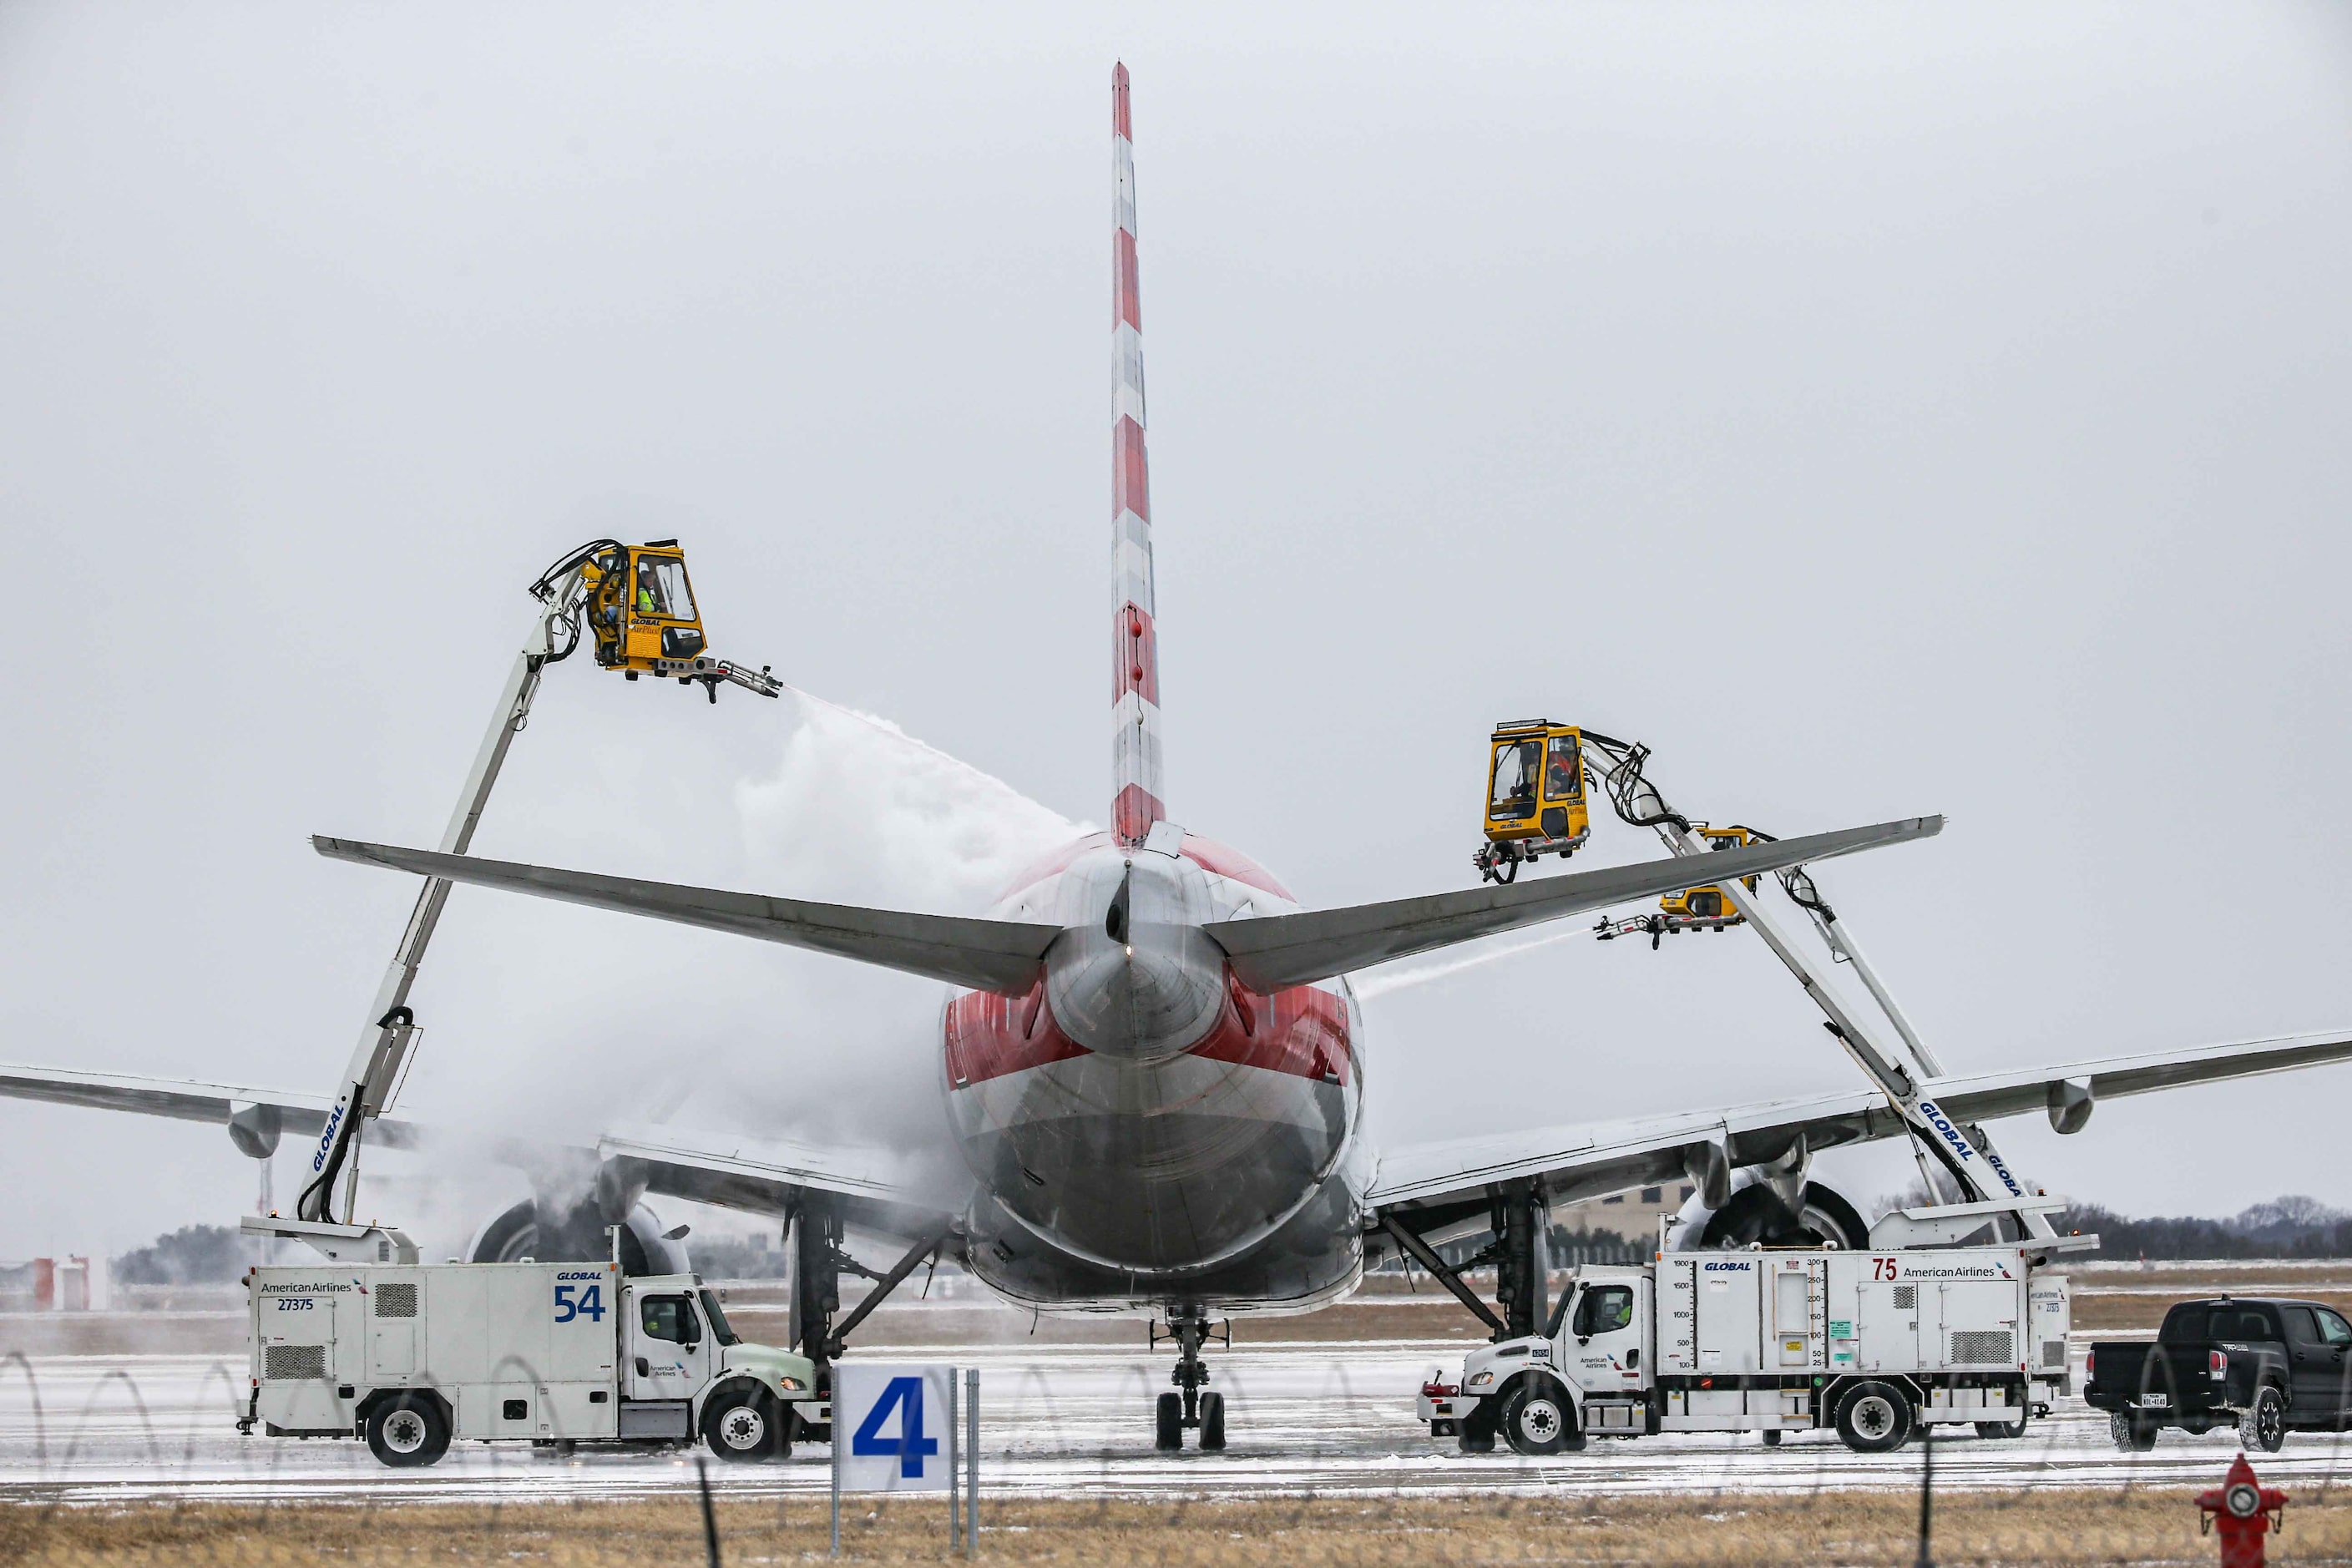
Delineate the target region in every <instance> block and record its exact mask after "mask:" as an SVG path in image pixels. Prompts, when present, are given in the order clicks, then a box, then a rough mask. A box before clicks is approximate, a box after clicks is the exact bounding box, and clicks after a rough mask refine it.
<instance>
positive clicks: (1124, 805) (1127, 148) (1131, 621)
mask: <svg viewBox="0 0 2352 1568" xmlns="http://www.w3.org/2000/svg"><path fill="white" fill-rule="evenodd" d="M1129 123H1130V122H1129V118H1128V107H1127V67H1126V66H1125V65H1123V64H1122V65H1119V66H1117V67H1115V68H1113V69H1112V71H1111V78H1110V124H1111V137H1110V146H1111V181H1112V196H1111V226H1112V234H1111V320H1110V342H1111V354H1110V358H1111V437H1110V439H1111V466H1110V495H1111V500H1110V512H1111V580H1112V584H1113V587H1112V595H1113V597H1114V599H1115V601H1116V606H1115V608H1116V619H1115V620H1114V621H1113V623H1112V626H1111V660H1112V668H1111V788H1112V790H1113V792H1114V794H1113V795H1112V799H1111V829H1112V831H1113V832H1114V833H1115V834H1117V836H1118V841H1119V842H1120V843H1121V844H1126V845H1137V844H1140V843H1142V842H1143V840H1144V837H1145V836H1146V835H1147V834H1149V833H1150V831H1151V825H1152V824H1153V823H1155V822H1158V821H1160V819H1161V818H1162V817H1164V816H1167V815H1168V813H1167V808H1166V806H1165V805H1162V804H1161V803H1162V802H1163V801H1164V800H1165V798H1166V796H1165V795H1162V794H1161V788H1160V643H1159V636H1158V632H1157V630H1156V629H1155V627H1154V626H1153V621H1152V616H1153V615H1154V610H1153V597H1152V586H1151V486H1150V471H1149V465H1148V464H1147V462H1146V459H1145V457H1144V444H1143V432H1144V426H1145V420H1144V414H1143V309H1142V305H1141V302H1140V300H1139V293H1138V289H1137V284H1136V260H1135V144H1134V142H1133V141H1132V140H1131V135H1132V133H1131V132H1130V130H1129Z"/></svg>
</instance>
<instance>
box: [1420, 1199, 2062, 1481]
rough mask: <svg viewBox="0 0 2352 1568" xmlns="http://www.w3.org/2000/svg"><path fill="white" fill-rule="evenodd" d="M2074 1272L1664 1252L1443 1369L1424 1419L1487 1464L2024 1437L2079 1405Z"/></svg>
mask: <svg viewBox="0 0 2352 1568" xmlns="http://www.w3.org/2000/svg"><path fill="white" fill-rule="evenodd" d="M2070 1318H2071V1305H2070V1300H2069V1296H2068V1292H2067V1281H2066V1277H2065V1276H2064V1275H2063V1274H2061V1273H2055V1272H2043V1271H2041V1270H2036V1269H2034V1268H2031V1267H2029V1264H2028V1254H2027V1252H2026V1251H2025V1250H2024V1249H2023V1248H2021V1247H2015V1246H2002V1247H1934V1248H1924V1247H1923V1248H1917V1249H1913V1250H1906V1251H1886V1252H1844V1251H1838V1250H1833V1249H1822V1250H1813V1249H1790V1250H1777V1249H1776V1250H1750V1251H1746V1252H1661V1253H1659V1254H1658V1255H1657V1259H1656V1261H1655V1262H1654V1263H1649V1264H1643V1265H1641V1266H1639V1267H1632V1268H1610V1267H1600V1266H1588V1267H1585V1268H1578V1269H1576V1270H1574V1271H1573V1272H1572V1273H1571V1274H1570V1276H1569V1279H1568V1283H1567V1285H1566V1287H1565V1288H1564V1289H1563V1290H1562V1292H1561V1295H1560V1298H1559V1304H1558V1306H1557V1307H1556V1308H1555V1309H1554V1310H1553V1311H1552V1314H1551V1317H1550V1319H1549V1321H1548V1322H1547V1323H1546V1324H1545V1328H1544V1332H1543V1333H1541V1334H1539V1335H1531V1336H1529V1337H1528V1338H1526V1339H1516V1340H1507V1341H1504V1342H1501V1343H1498V1344H1492V1345H1486V1346H1482V1347H1480V1348H1479V1349H1477V1350H1475V1351H1473V1352H1471V1353H1470V1356H1469V1358H1468V1360H1467V1362H1466V1363H1465V1365H1464V1367H1463V1370H1462V1376H1461V1378H1460V1380H1459V1381H1458V1382H1449V1381H1446V1380H1444V1379H1443V1378H1442V1377H1441V1376H1440V1375H1438V1374H1435V1373H1433V1374H1432V1376H1431V1378H1430V1379H1429V1381H1428V1382H1427V1383H1425V1384H1423V1387H1422V1393H1421V1403H1420V1413H1421V1418H1422V1419H1423V1421H1425V1422H1427V1423H1428V1424H1429V1428H1430V1432H1431V1434H1432V1435H1433V1436H1458V1437H1459V1438H1460V1440H1461V1444H1462V1447H1464V1448H1465V1450H1467V1451H1470V1452H1486V1451H1489V1450H1491V1449H1492V1448H1493V1447H1494V1446H1495V1438H1496V1436H1497V1434H1499V1435H1500V1436H1502V1437H1503V1438H1504V1439H1505V1440H1506V1441H1507V1442H1508V1443H1509V1444H1510V1446H1511V1447H1512V1448H1514V1449H1515V1450H1517V1452H1519V1453H1522V1454H1530V1455H1539V1454H1557V1453H1561V1452H1566V1451H1572V1450H1575V1449H1580V1448H1582V1447H1584V1445H1585V1440H1586V1437H1587V1436H1602V1437H1639V1436H1649V1435H1653V1434H1656V1433H1660V1432H1760V1433H1762V1434H1763V1436H1764V1441H1765V1442H1767V1443H1778V1442H1779V1441H1780V1438H1781V1436H1782V1434H1784V1433H1788V1432H1801V1431H1811V1430H1814V1429H1819V1428H1834V1429H1835V1430H1836V1432H1837V1434H1838V1436H1840V1437H1842V1438H1843V1439H1844V1441H1845V1443H1846V1445H1847V1446H1848V1447H1852V1448H1854V1449H1856V1450H1859V1451H1861V1452H1864V1453H1874V1452H1880V1451H1883V1450H1885V1449H1890V1448H1897V1447H1901V1446H1902V1445H1903V1444H1904V1442H1905V1441H1906V1440H1907V1439H1908V1438H1909V1436H1911V1434H1912V1432H1913V1431H1914V1430H1915V1429H1916V1428H1917V1427H1918V1426H1921V1425H1922V1424H1924V1423H1969V1424H1973V1425H1974V1426H1975V1427H1976V1430H1977V1431H1978V1432H1979V1434H1980V1435H1982V1436H2002V1437H2014V1436H2023V1435H2024V1433H2025V1426H2026V1422H2027V1421H2028V1420H2029V1419H2030V1418H2038V1417H2040V1416H2042V1415H2048V1414H2049V1411H2050V1405H2051V1402H2052V1400H2053V1398H2054V1397H2055V1396H2056V1395H2057V1394H2063V1393H2065V1392H2067V1382H2066V1379H2067V1363H2066V1333H2067V1329H2068V1326H2069V1321H2070Z"/></svg>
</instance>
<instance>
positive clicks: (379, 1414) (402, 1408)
mask: <svg viewBox="0 0 2352 1568" xmlns="http://www.w3.org/2000/svg"><path fill="white" fill-rule="evenodd" d="M367 1445H368V1451H369V1452H370V1453H372V1454H373V1455H374V1456H375V1457H376V1458H378V1459H379V1460H381V1461H383V1463H384V1464H387V1465H390V1466H391V1467H392V1468H394V1469H396V1470H404V1469H408V1468H412V1467H414V1468H422V1467H424V1466H425V1465H429V1464H432V1463H433V1462H434V1461H435V1460H436V1459H438V1458H440V1457H441V1456H442V1455H444V1454H446V1453H447V1452H448V1451H449V1422H448V1419H447V1418H446V1416H444V1415H442V1414H441V1404H440V1402H439V1401H438V1400H436V1399H435V1398H433V1397H432V1396H431V1395H429V1394H394V1395H393V1396H392V1397H391V1398H390V1399H387V1400H385V1401H384V1402H383V1404H381V1405H377V1406H376V1407H375V1409H374V1410H373V1411H372V1412H370V1413H369V1415H368V1421H367Z"/></svg>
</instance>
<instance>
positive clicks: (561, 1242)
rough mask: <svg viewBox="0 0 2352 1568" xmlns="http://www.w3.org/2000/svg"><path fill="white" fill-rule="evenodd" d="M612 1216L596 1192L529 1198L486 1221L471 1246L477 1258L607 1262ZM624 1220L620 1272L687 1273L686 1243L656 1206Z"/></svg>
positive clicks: (640, 1207)
mask: <svg viewBox="0 0 2352 1568" xmlns="http://www.w3.org/2000/svg"><path fill="white" fill-rule="evenodd" d="M609 1223H613V1222H609V1221H607V1220H606V1219H605V1218H604V1211H603V1210H602V1209H601V1208H600V1206H599V1205H598V1203H597V1199H596V1194H594V1193H593V1192H592V1193H587V1194H582V1195H581V1196H580V1197H579V1198H577V1199H576V1200H574V1201H572V1203H570V1204H568V1205H565V1204H562V1203H560V1202H552V1201H550V1202H542V1201H541V1200H539V1199H535V1198H526V1199H525V1200H524V1201H522V1202H521V1203H519V1204H517V1205H514V1206H513V1207H512V1208H510V1209H508V1210H507V1211H506V1212H505V1213H503V1214H501V1215H498V1217H496V1218H495V1219H493V1220H491V1221H490V1223H489V1224H488V1225H486V1226H483V1227H482V1228H481V1230H480V1232H479V1233H478V1234H477V1235H476V1236H475V1237H474V1244H473V1246H471V1247H468V1248H467V1251H466V1257H467V1260H468V1261H469V1262H474V1263H517V1262H520V1261H521V1260H522V1259H523V1258H537V1259H538V1260H539V1261H540V1262H541V1263H603V1262H605V1261H607V1260H608V1259H610V1258H612V1256H613V1242H612V1238H611V1237H608V1236H607V1235H606V1234H605V1226H606V1225H607V1224H609ZM618 1223H619V1224H620V1226H621V1237H620V1240H621V1272H622V1273H623V1274H625V1275H631V1276H635V1275H639V1274H688V1273H692V1272H693V1268H692V1265H691V1263H690V1262H689V1260H688V1258H687V1254H686V1248H685V1247H681V1246H679V1245H678V1244H677V1241H675V1240H673V1239H672V1238H671V1237H670V1236H669V1235H668V1234H667V1233H666V1231H665V1227H664V1226H663V1225H662V1222H661V1220H660V1219H659V1217H657V1216H656V1215H655V1214H654V1211H653V1210H651V1209H650V1208H647V1207H646V1205H644V1204H642V1203H639V1204H636V1205H634V1206H633V1207H631V1208H630V1210H629V1211H628V1214H627V1215H626V1216H625V1218H623V1219H622V1220H620V1221H619V1222H618Z"/></svg>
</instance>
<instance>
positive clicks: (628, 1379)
mask: <svg viewBox="0 0 2352 1568" xmlns="http://www.w3.org/2000/svg"><path fill="white" fill-rule="evenodd" d="M303 1228H305V1229H307V1230H316V1231H325V1230H336V1231H342V1230H349V1231H352V1232H357V1231H358V1230H360V1229H361V1228H362V1227H358V1226H307V1227H303ZM281 1233H282V1232H281ZM369 1234H370V1235H375V1234H377V1233H374V1232H370V1233H369ZM390 1234H391V1235H393V1236H394V1237H396V1236H397V1233H390ZM306 1239H315V1238H310V1237H306ZM397 1239H398V1244H399V1250H401V1251H404V1252H406V1253H407V1254H408V1255H409V1256H411V1257H413V1256H414V1247H410V1246H408V1245H407V1243H406V1238H405V1237H398V1238H397ZM362 1256H369V1255H367V1254H364V1253H362ZM383 1256H384V1257H386V1258H390V1257H392V1256H394V1245H393V1244H392V1243H391V1242H389V1241H387V1243H386V1244H385V1246H384V1247H383ZM246 1287H247V1293H248V1296H249V1300H250V1312H251V1320H250V1327H251V1346H252V1358H253V1364H252V1377H251V1383H252V1393H251V1395H250V1398H249V1400H248V1402H247V1406H246V1410H245V1414H244V1415H243V1416H242V1418H240V1419H239V1420H238V1422H237V1429H238V1430H239V1431H241V1432H246V1433H250V1432H252V1431H253V1429H254V1428H255V1427H257V1426H258V1427H259V1428H261V1430H262V1431H264V1432H265V1433H267V1434H268V1436H273V1437H362V1438H364V1439H366V1441H367V1445H368V1447H369V1448H371V1449H372V1450H373V1452H374V1454H375V1457H376V1458H379V1459H381V1460H383V1462H384V1463H385V1464H387V1465H397V1466H413V1465H429V1464H432V1463H433V1462H434V1461H435V1460H436V1459H438V1458H440V1457H441V1456H442V1454H443V1453H444V1452H445V1451H446V1449H447V1448H448V1447H449V1441H450V1439H451V1438H452V1437H467V1438H485V1439H490V1440H498V1439H509V1440H517V1441H529V1442H533V1443H552V1444H567V1443H569V1444H580V1443H628V1442H642V1443H687V1442H690V1441H692V1440H693V1439H694V1438H695V1437H696V1436H700V1437H701V1438H702V1439H703V1441H705V1442H706V1443H708V1444H709V1446H710V1448H711V1451H712V1452H713V1453H715V1454H717V1455H719V1457H720V1458H728V1459H743V1460H757V1459H763V1458H771V1457H782V1456H784V1455H789V1454H790V1453H791V1452H792V1439H793V1425H794V1423H795V1422H796V1421H799V1420H808V1421H810V1422H812V1423H821V1422H822V1420H823V1416H822V1415H821V1414H819V1412H820V1411H821V1410H822V1409H823V1406H822V1405H816V1404H813V1403H809V1402H812V1401H814V1400H815V1399H816V1394H815V1393H814V1386H815V1371H814V1368H813V1367H812V1366H811V1365H810V1363H809V1362H808V1360H807V1359H806V1358H805V1357H803V1356H797V1355H794V1354H793V1353H792V1352H788V1351H782V1350H776V1349H773V1348H772V1347H770V1346H767V1345H755V1344H750V1343H747V1342H744V1341H743V1340H742V1339H741V1338H740V1337H739V1336H738V1335H737V1334H736V1333H735V1332H734V1331H733V1330H732V1329H731V1328H730V1326H729V1324H728V1321H727V1314H726V1312H725V1311H724V1310H721V1309H720V1307H719V1298H718V1296H717V1295H716V1294H715V1293H714V1292H713V1291H711V1290H709V1289H707V1288H705V1287H704V1285H703V1284H702V1281H701V1280H700V1279H698V1278H697V1277H695V1276H693V1275H689V1274H678V1275H662V1276H639V1277H636V1278H629V1277H625V1276H624V1275H623V1274H622V1272H621V1270H620V1267H619V1265H617V1264H613V1263H535V1262H522V1263H450V1264H446V1265H419V1264H416V1263H413V1262H396V1261H395V1262H384V1263H377V1262H374V1261H373V1258H372V1257H371V1258H370V1260H369V1261H366V1262H352V1263H339V1262H334V1261H330V1262H327V1263H324V1264H320V1265H305V1266H300V1267H293V1268H256V1269H253V1270H252V1271H251V1272H249V1273H248V1274H247V1276H246Z"/></svg>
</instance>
